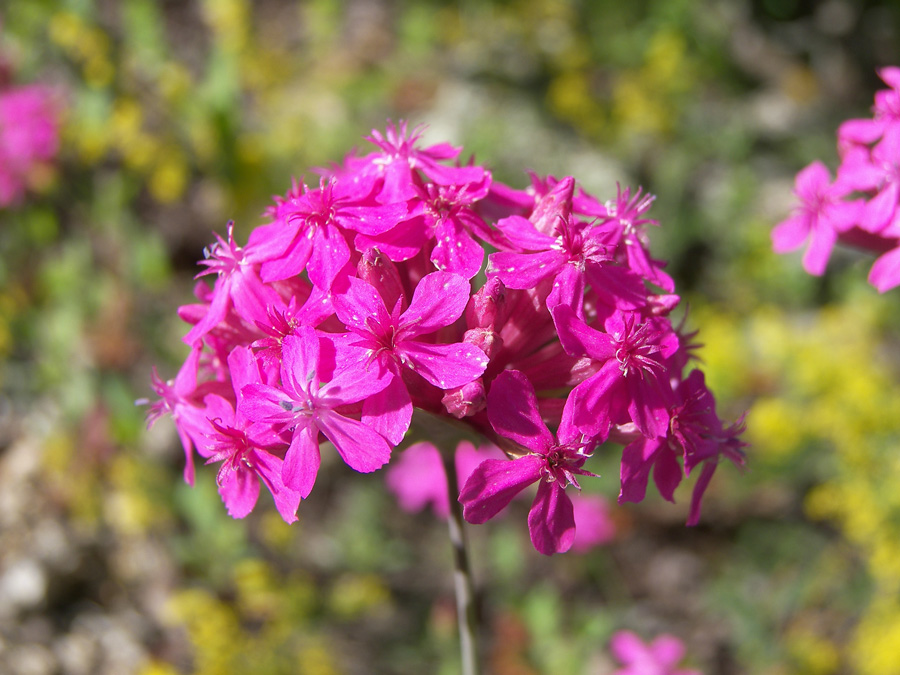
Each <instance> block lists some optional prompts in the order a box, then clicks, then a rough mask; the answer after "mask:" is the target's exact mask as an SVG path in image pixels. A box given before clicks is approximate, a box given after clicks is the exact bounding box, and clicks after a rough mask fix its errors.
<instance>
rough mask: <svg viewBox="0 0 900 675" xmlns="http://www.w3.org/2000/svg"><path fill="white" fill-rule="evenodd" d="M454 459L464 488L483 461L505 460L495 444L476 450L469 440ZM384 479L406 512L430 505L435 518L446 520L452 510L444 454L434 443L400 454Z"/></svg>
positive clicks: (419, 444)
mask: <svg viewBox="0 0 900 675" xmlns="http://www.w3.org/2000/svg"><path fill="white" fill-rule="evenodd" d="M454 459H455V461H456V476H457V480H458V481H459V484H460V485H463V484H464V483H465V482H466V480H467V479H468V478H469V476H470V475H472V471H474V470H475V467H476V466H478V465H479V464H481V462H482V461H483V460H485V459H506V456H505V455H504V454H503V451H502V450H500V448H498V447H497V446H495V445H491V444H489V443H487V444H484V445H482V446H481V447H479V448H478V449H477V450H476V449H475V446H474V445H472V444H471V443H469V441H462V442H460V444H459V446H458V447H457V448H456V454H455V456H454ZM385 480H386V481H387V486H388V489H389V490H390V491H391V492H393V493H394V496H395V497H397V501H398V502H399V504H400V508H401V509H403V510H404V511H407V512H409V513H415V512H416V511H421V510H422V509H424V508H426V507H427V506H428V505H429V504H430V505H431V508H432V509H434V513H435V515H437V516H438V517H439V518H446V517H447V514H448V512H449V510H450V504H449V502H448V500H447V475H446V473H445V472H444V464H443V462H442V461H441V453H440V451H439V450H438V449H437V448H436V447H434V446H433V445H432V444H431V443H427V442H422V443H414V444H413V445H411V446H409V447H408V448H407V449H406V450H404V451H403V452H401V453H400V456H399V458H398V459H397V460H395V461H394V462H393V463H392V464H391V465H390V466H389V467H388V470H387V476H386V477H385Z"/></svg>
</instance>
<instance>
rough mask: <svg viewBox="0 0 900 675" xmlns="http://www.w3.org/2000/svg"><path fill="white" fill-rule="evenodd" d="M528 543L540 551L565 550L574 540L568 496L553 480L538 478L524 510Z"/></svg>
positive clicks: (544, 552)
mask: <svg viewBox="0 0 900 675" xmlns="http://www.w3.org/2000/svg"><path fill="white" fill-rule="evenodd" d="M528 531H529V532H530V533H531V543H532V544H534V547H535V548H536V549H537V550H538V552H539V553H543V554H544V555H553V554H554V553H565V552H566V551H568V550H569V549H570V548H572V543H573V542H574V541H575V515H574V512H573V509H572V500H571V499H569V496H568V495H567V494H566V491H565V490H564V489H563V488H562V486H561V485H560V484H559V483H558V482H557V481H553V482H552V483H549V482H547V481H541V482H540V483H539V484H538V491H537V496H536V497H535V498H534V504H532V506H531V511H529V512H528Z"/></svg>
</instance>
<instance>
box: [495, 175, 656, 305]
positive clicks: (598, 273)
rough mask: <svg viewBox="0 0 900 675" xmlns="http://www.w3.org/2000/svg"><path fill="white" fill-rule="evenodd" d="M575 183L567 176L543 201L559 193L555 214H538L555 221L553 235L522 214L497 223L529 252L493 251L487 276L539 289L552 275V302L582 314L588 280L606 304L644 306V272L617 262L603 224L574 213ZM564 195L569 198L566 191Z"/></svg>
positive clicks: (510, 238)
mask: <svg viewBox="0 0 900 675" xmlns="http://www.w3.org/2000/svg"><path fill="white" fill-rule="evenodd" d="M573 186H574V179H572V178H571V177H567V178H565V179H563V180H562V181H560V182H559V183H557V184H556V186H555V187H554V188H553V190H551V192H550V193H549V195H548V196H547V198H545V199H544V200H542V201H541V202H540V204H541V205H543V204H544V203H545V202H546V201H548V200H550V198H551V197H555V199H553V200H552V201H551V203H552V204H553V205H554V206H555V207H557V209H558V210H557V212H556V213H555V217H550V214H548V213H547V212H546V211H542V212H541V213H540V218H541V219H542V220H552V222H553V229H552V230H551V231H552V233H553V234H552V236H551V235H550V234H544V233H543V232H542V231H540V230H539V229H538V227H537V225H535V224H533V223H532V222H531V221H529V220H528V219H526V218H523V217H521V216H510V217H509V218H506V219H504V220H502V221H500V222H498V223H497V226H498V227H500V228H501V229H502V230H503V233H504V235H505V236H506V237H507V238H508V239H509V240H510V241H511V242H512V243H513V244H514V245H515V246H517V247H518V248H520V249H522V250H523V251H525V252H499V253H492V254H491V256H490V265H489V266H488V275H489V276H496V277H498V278H499V279H500V280H501V281H503V283H504V284H506V285H507V286H508V287H509V288H517V289H526V288H535V287H536V286H537V285H538V284H539V283H541V282H542V281H544V280H545V279H552V281H553V292H552V293H551V295H550V297H549V298H548V300H547V305H548V307H549V308H551V309H552V308H553V307H555V306H556V305H558V304H565V305H568V306H569V307H571V308H572V309H574V310H575V312H576V314H578V316H580V317H583V310H582V305H583V302H584V294H585V284H586V283H589V284H590V285H591V288H592V289H593V291H594V292H595V293H596V294H597V295H598V297H599V299H600V300H602V301H603V302H605V303H606V304H608V305H611V306H613V307H618V308H620V309H638V308H639V307H643V306H644V305H645V304H646V302H647V299H646V297H647V293H646V290H645V289H644V286H643V284H642V283H641V279H640V277H638V275H637V274H635V273H634V272H632V271H630V270H628V269H626V268H624V267H620V266H619V265H618V264H616V262H615V260H614V259H613V256H612V252H613V251H614V250H615V246H610V245H608V244H607V243H606V242H605V241H604V240H603V238H602V237H601V235H602V232H601V231H600V230H599V229H597V228H595V227H593V226H592V225H589V224H587V223H584V222H581V221H578V220H575V219H573V218H572V217H571V216H570V212H571V192H572V189H573ZM566 194H568V195H569V197H568V200H566V199H565V198H564V197H563V196H562V195H566ZM532 217H533V218H534V215H532ZM539 222H540V221H539ZM543 227H544V229H546V227H547V226H546V225H544V226H543Z"/></svg>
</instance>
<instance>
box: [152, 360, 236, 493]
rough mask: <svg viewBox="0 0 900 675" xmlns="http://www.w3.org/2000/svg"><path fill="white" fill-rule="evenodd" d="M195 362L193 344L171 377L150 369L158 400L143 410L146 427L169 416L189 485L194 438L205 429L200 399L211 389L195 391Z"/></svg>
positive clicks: (192, 474) (192, 477)
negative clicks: (171, 378)
mask: <svg viewBox="0 0 900 675" xmlns="http://www.w3.org/2000/svg"><path fill="white" fill-rule="evenodd" d="M199 363H200V349H199V347H197V348H194V349H192V350H191V353H190V354H188V357H187V359H185V362H184V364H182V366H181V368H180V369H179V370H178V374H177V375H176V376H175V379H173V380H167V381H163V379H162V378H161V377H160V376H159V373H157V372H156V368H154V369H153V374H152V376H151V382H152V386H153V390H154V391H155V392H156V395H157V396H159V400H158V401H156V402H155V403H152V404H151V405H150V410H149V412H148V413H147V428H150V427H151V426H153V424H155V423H156V421H157V420H158V419H159V418H160V417H162V416H163V415H165V414H167V413H169V414H171V415H172V419H173V420H174V421H175V429H176V430H177V431H178V438H179V439H180V440H181V445H182V447H183V448H184V457H185V465H184V480H185V482H186V483H188V484H189V485H193V484H194V452H193V449H194V445H195V444H196V439H197V438H202V436H203V435H204V434H205V433H206V431H207V428H208V423H207V414H206V411H205V410H204V409H203V408H202V400H203V397H204V396H205V395H206V394H209V393H213V391H214V390H213V389H211V388H210V387H205V388H202V389H199V390H198V387H197V368H198V365H199ZM215 384H220V383H218V382H217V383H215ZM204 389H205V390H204ZM138 403H139V404H146V403H149V401H147V400H140V401H138Z"/></svg>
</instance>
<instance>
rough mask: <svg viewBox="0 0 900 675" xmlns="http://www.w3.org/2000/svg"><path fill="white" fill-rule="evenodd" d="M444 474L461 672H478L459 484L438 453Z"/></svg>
mask: <svg viewBox="0 0 900 675" xmlns="http://www.w3.org/2000/svg"><path fill="white" fill-rule="evenodd" d="M441 457H442V458H443V460H444V470H445V473H446V474H447V494H448V496H449V497H450V513H449V516H448V518H447V523H448V525H449V529H450V543H451V545H452V546H453V587H454V591H455V592H456V617H457V624H458V625H459V649H460V654H461V656H462V672H463V675H478V648H477V645H476V641H475V635H476V632H477V629H478V617H477V615H476V612H475V591H474V584H473V582H472V569H471V567H470V566H469V549H468V546H467V542H466V531H465V529H464V527H463V515H462V506H461V505H460V503H459V501H458V500H457V499H456V497H457V495H459V483H458V481H457V479H456V463H455V461H454V458H453V455H452V454H449V455H448V453H444V452H442V453H441Z"/></svg>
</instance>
